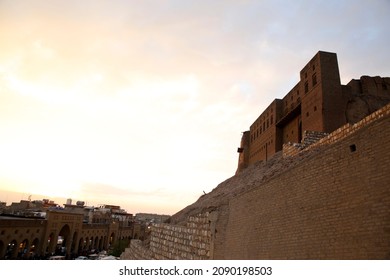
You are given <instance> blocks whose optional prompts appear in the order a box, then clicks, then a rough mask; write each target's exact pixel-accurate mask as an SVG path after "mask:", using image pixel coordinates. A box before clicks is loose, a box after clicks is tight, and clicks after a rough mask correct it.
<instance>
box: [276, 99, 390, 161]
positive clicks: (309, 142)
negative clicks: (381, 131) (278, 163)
mask: <svg viewBox="0 0 390 280" xmlns="http://www.w3.org/2000/svg"><path fill="white" fill-rule="evenodd" d="M389 115H390V104H388V105H386V106H384V107H383V108H381V109H379V110H378V111H376V112H374V113H373V114H371V115H369V116H367V117H365V118H364V119H362V120H361V121H359V122H357V123H355V124H353V125H351V124H348V123H347V124H346V125H343V126H342V127H340V128H338V129H336V130H335V131H333V132H332V133H330V134H329V135H328V134H327V133H323V132H314V131H305V132H304V136H303V140H302V143H287V144H284V145H283V156H294V155H297V154H298V153H299V152H301V151H302V150H308V149H313V148H317V147H320V146H323V145H329V144H332V143H335V142H338V141H340V140H342V139H344V138H345V137H347V136H349V135H351V134H353V133H354V132H356V131H358V130H360V129H361V128H363V127H365V126H367V125H368V124H370V123H372V122H374V121H376V120H379V119H381V118H384V117H386V116H389Z"/></svg>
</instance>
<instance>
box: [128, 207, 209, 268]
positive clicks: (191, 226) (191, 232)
mask: <svg viewBox="0 0 390 280" xmlns="http://www.w3.org/2000/svg"><path fill="white" fill-rule="evenodd" d="M215 215H216V213H215V212H214V213H209V212H204V213H200V214H198V215H196V216H190V217H188V219H187V223H186V225H185V226H178V225H171V224H155V225H153V226H152V227H151V234H150V243H149V246H143V245H142V242H141V241H139V240H132V242H131V244H130V247H129V248H127V249H126V251H125V252H124V253H123V254H122V256H121V258H122V259H156V260H175V259H180V260H207V259H210V258H211V257H212V254H213V238H214V231H215V220H216V219H215Z"/></svg>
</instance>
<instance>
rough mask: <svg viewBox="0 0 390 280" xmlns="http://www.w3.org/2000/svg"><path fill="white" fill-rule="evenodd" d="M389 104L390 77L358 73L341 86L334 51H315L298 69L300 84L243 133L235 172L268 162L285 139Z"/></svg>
mask: <svg viewBox="0 0 390 280" xmlns="http://www.w3.org/2000/svg"><path fill="white" fill-rule="evenodd" d="M389 102H390V78H381V77H368V76H363V77H361V79H360V80H351V81H350V82H349V83H348V84H347V85H342V84H341V82H340V74H339V67H338V62H337V55H336V54H335V53H330V52H323V51H319V52H318V53H317V54H316V55H315V56H314V57H313V58H312V59H311V60H310V61H309V63H307V64H306V65H305V67H303V69H302V70H301V71H300V80H299V82H298V83H297V84H296V85H295V86H294V87H293V88H292V89H291V90H290V91H289V92H288V93H287V94H286V95H285V96H284V97H283V99H275V100H274V101H273V102H272V103H271V104H270V105H269V106H268V107H267V108H266V109H265V110H264V111H263V112H262V113H261V114H260V116H259V117H258V118H257V119H256V120H255V121H254V122H253V124H252V125H251V126H250V129H249V131H245V132H244V133H243V136H242V138H241V144H240V147H239V148H238V153H239V160H238V168H237V172H236V173H238V172H240V171H241V170H243V169H244V168H246V167H247V166H248V165H250V164H253V163H255V162H258V161H264V160H265V161H266V160H268V159H269V158H270V157H272V156H273V155H274V154H275V153H276V152H278V151H281V150H282V148H283V144H285V143H288V142H293V143H299V142H301V140H302V135H303V132H304V131H318V132H327V133H330V132H332V131H334V130H336V129H337V128H339V127H341V126H342V125H344V124H346V123H347V122H350V123H355V122H357V121H359V120H361V119H363V118H364V117H365V116H367V115H369V114H370V113H372V112H374V111H376V110H378V109H379V108H381V107H383V106H384V105H386V104H387V103H389Z"/></svg>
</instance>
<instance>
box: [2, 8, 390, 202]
mask: <svg viewBox="0 0 390 280" xmlns="http://www.w3.org/2000/svg"><path fill="white" fill-rule="evenodd" d="M389 6H390V4H389V2H388V1H374V2H373V3H366V2H364V1H357V2H356V1H326V2H323V1H294V2H287V3H286V1H251V0H247V1H244V0H243V1H212V2H210V1H209V2H206V1H200V2H199V1H174V0H165V1H162V2H160V4H159V5H156V4H155V3H154V2H152V1H111V2H108V1H50V2H47V1H34V2H31V1H23V2H15V1H6V0H5V1H1V2H0V41H1V42H2V44H1V45H0V98H1V102H0V109H1V110H0V151H1V152H2V153H3V154H2V155H3V157H2V158H0V166H2V167H3V169H2V170H6V171H7V173H9V174H21V173H24V174H26V177H29V178H30V179H34V180H35V181H34V186H35V185H38V184H43V185H45V186H46V185H47V186H53V185H54V184H55V183H56V181H58V180H60V181H61V182H62V183H61V186H64V188H65V189H66V188H67V189H69V191H70V192H73V193H77V192H78V191H80V192H81V193H83V195H87V194H88V192H89V195H93V196H94V197H96V199H98V195H100V194H102V195H104V194H105V193H106V194H111V195H112V198H113V201H115V200H114V197H115V199H117V201H120V202H123V203H125V204H126V205H130V204H131V203H133V205H135V204H136V205H138V206H139V207H142V205H141V204H142V203H141V201H144V202H145V203H150V205H149V206H150V207H152V206H153V203H154V204H155V205H157V204H158V200H159V199H160V200H163V201H164V203H165V205H169V202H167V201H169V197H171V198H172V200H174V202H171V203H170V204H176V203H177V205H179V204H180V205H182V204H181V203H183V201H186V198H193V197H196V196H197V195H198V194H201V193H202V192H203V190H205V191H208V190H210V189H212V188H214V187H215V186H216V185H217V184H218V183H219V182H220V181H223V180H225V179H226V177H229V176H231V175H232V174H234V171H235V167H236V164H237V155H236V153H235V151H236V147H237V145H239V141H240V138H241V134H240V133H241V132H242V131H245V130H247V129H248V128H249V126H250V125H251V123H252V122H253V120H255V119H256V118H257V117H258V115H259V114H260V113H261V112H262V110H264V109H265V108H266V107H267V106H268V105H269V103H270V102H272V100H273V99H275V98H281V97H283V96H284V95H285V94H286V93H287V92H288V91H289V90H290V89H291V88H292V87H293V86H294V85H295V84H296V83H297V82H298V81H299V71H300V70H301V69H302V67H303V66H304V65H305V64H306V63H307V62H308V61H309V60H310V59H311V58H312V57H313V55H314V54H315V53H316V52H317V51H318V50H325V51H333V52H337V54H338V58H339V64H340V73H341V78H342V81H343V82H344V83H347V82H348V81H349V80H350V79H352V78H358V77H360V76H361V75H364V74H369V75H370V74H373V75H382V76H390V72H389V67H388V65H389V63H390V61H389V56H388V50H387V48H388V45H389V39H388V35H387V27H388V26H389V25H390V19H389V17H388V16H387V13H386V12H387V11H388V10H389ZM15 154H17V155H18V157H17V158H18V159H20V161H17V160H15V158H16V157H13V158H12V155H15ZM4 155H8V156H9V157H10V159H9V160H8V159H4ZM11 169H12V170H11ZM45 170H50V173H51V175H48V176H43V175H42V174H45V172H44V171H45ZM27 175H28V176H27ZM15 180H16V179H15ZM15 182H16V181H15ZM18 182H19V181H18ZM83 182H98V183H96V184H95V183H85V184H84V183H83ZM140 190H141V191H140ZM120 194H122V196H121V195H120ZM107 197H108V195H106V196H104V198H107ZM132 197H133V198H134V199H133V198H132ZM126 199H127V200H129V201H131V203H128V202H126ZM165 199H166V200H165ZM102 203H104V202H102ZM137 203H138V204H137ZM131 207H133V206H131Z"/></svg>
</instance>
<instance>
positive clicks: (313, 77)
mask: <svg viewBox="0 0 390 280" xmlns="http://www.w3.org/2000/svg"><path fill="white" fill-rule="evenodd" d="M312 82H313V87H314V86H315V85H316V84H317V75H316V73H314V74H313V76H312Z"/></svg>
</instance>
